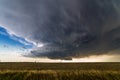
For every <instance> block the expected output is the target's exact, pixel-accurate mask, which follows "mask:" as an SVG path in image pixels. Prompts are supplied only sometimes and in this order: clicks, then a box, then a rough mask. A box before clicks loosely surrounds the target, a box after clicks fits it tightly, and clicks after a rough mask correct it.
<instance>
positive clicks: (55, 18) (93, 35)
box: [0, 0, 120, 59]
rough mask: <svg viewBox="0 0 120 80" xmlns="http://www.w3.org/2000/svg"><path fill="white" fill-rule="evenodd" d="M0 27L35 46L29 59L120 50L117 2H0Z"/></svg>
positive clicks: (46, 0)
mask: <svg viewBox="0 0 120 80" xmlns="http://www.w3.org/2000/svg"><path fill="white" fill-rule="evenodd" d="M0 25H1V26H3V27H5V28H7V29H8V30H10V31H12V32H13V33H15V34H17V35H19V36H21V37H23V38H26V39H27V40H30V41H32V42H35V43H37V44H36V47H35V48H33V49H32V50H31V51H30V52H29V54H27V55H26V56H29V57H48V58H51V59H71V58H73V57H85V56H91V55H102V54H108V53H109V52H111V51H115V50H119V49H120V0H0ZM39 44H40V45H42V46H40V47H39V46H38V45H39ZM117 54H119V52H118V53H117Z"/></svg>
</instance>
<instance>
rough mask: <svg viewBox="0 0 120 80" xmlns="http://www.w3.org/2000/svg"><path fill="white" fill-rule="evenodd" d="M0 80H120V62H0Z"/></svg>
mask: <svg viewBox="0 0 120 80" xmlns="http://www.w3.org/2000/svg"><path fill="white" fill-rule="evenodd" d="M0 80H120V63H0Z"/></svg>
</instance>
